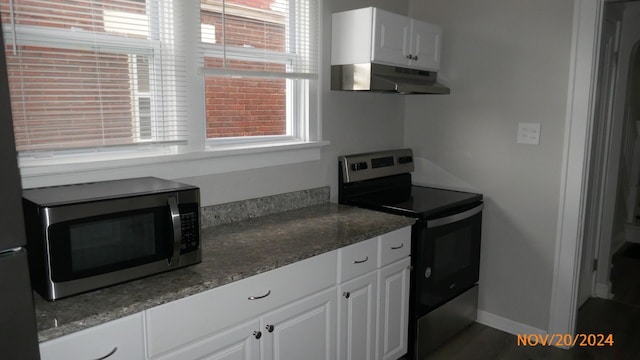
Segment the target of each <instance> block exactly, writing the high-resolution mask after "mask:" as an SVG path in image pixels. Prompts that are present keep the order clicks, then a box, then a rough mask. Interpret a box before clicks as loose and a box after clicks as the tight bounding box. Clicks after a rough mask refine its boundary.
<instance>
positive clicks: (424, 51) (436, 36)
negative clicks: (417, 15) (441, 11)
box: [409, 20, 442, 71]
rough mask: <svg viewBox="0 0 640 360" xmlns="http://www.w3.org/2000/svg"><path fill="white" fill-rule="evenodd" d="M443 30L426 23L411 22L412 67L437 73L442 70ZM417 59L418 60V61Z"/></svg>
mask: <svg viewBox="0 0 640 360" xmlns="http://www.w3.org/2000/svg"><path fill="white" fill-rule="evenodd" d="M441 38H442V28H441V27H440V26H437V25H433V24H429V23H426V22H422V21H418V20H411V49H410V52H409V53H410V54H411V55H412V56H413V60H412V61H411V67H415V68H419V69H424V70H432V71H437V70H439V69H440V44H441ZM416 58H417V59H416Z"/></svg>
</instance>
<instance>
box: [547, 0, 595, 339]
mask: <svg viewBox="0 0 640 360" xmlns="http://www.w3.org/2000/svg"><path fill="white" fill-rule="evenodd" d="M604 3H605V0H574V13H573V34H572V41H571V65H570V69H569V88H568V96H567V113H566V118H565V134H564V149H563V156H562V178H561V186H560V201H559V204H558V209H559V213H558V228H557V233H556V239H557V241H556V252H555V261H554V274H553V283H552V288H551V306H550V311H549V326H548V332H549V333H560V334H562V333H571V334H575V327H576V320H577V313H578V309H577V302H578V283H579V279H580V260H581V259H580V257H581V253H582V246H583V241H582V240H583V239H582V237H583V236H582V235H583V228H584V214H585V204H586V201H585V200H586V193H587V179H588V173H589V171H588V170H589V150H590V142H591V126H592V123H593V121H592V120H593V115H594V105H595V101H594V99H595V93H596V91H595V89H596V79H597V60H598V53H599V40H600V27H601V23H602V16H603V10H604Z"/></svg>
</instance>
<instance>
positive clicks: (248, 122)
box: [200, 0, 318, 144]
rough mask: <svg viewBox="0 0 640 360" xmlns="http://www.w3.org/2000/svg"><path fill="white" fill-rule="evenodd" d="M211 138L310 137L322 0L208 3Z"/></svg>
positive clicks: (204, 24) (205, 33)
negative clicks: (319, 3)
mask: <svg viewBox="0 0 640 360" xmlns="http://www.w3.org/2000/svg"><path fill="white" fill-rule="evenodd" d="M200 11H201V28H202V32H201V33H202V50H203V71H202V72H203V74H204V76H205V99H206V105H205V106H206V136H207V139H209V144H215V143H216V142H218V143H219V142H221V140H235V141H238V140H245V141H246V140H247V139H254V140H269V139H283V138H304V137H306V134H305V132H306V123H307V121H308V114H309V109H308V106H309V103H308V102H307V99H308V97H309V91H310V82H314V81H316V78H317V75H316V74H317V58H318V51H317V36H318V35H317V33H318V30H317V29H318V24H317V15H316V16H314V14H317V1H314V0H201V2H200Z"/></svg>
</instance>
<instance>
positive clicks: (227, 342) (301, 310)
mask: <svg viewBox="0 0 640 360" xmlns="http://www.w3.org/2000/svg"><path fill="white" fill-rule="evenodd" d="M334 328H335V287H333V288H330V289H327V290H324V291H321V292H319V293H317V294H314V295H311V296H309V297H307V298H304V299H302V300H299V301H295V302H293V303H292V304H289V305H286V306H283V307H282V308H279V309H277V310H274V311H272V312H270V313H268V314H265V315H263V316H261V317H257V318H255V319H252V320H250V321H247V322H243V323H242V324H240V325H237V326H232V327H230V328H229V329H225V330H222V331H219V332H216V333H214V334H212V335H211V336H209V337H208V338H205V339H203V340H200V341H197V342H195V343H192V344H188V345H186V346H184V347H181V348H179V349H178V350H176V351H174V352H171V353H168V354H165V355H162V356H160V357H156V358H154V359H158V360H188V359H211V360H213V359H215V360H298V359H301V358H304V359H309V360H331V359H332V358H333V354H334V352H335V344H334V340H333V337H334V330H333V329H334ZM301 356H302V357H301Z"/></svg>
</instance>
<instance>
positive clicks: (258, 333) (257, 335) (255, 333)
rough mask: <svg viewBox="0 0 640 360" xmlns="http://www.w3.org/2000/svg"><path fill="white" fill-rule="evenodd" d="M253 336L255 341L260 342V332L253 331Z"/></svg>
mask: <svg viewBox="0 0 640 360" xmlns="http://www.w3.org/2000/svg"><path fill="white" fill-rule="evenodd" d="M253 336H255V338H256V339H258V340H260V338H261V337H262V332H260V331H254V332H253Z"/></svg>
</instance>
